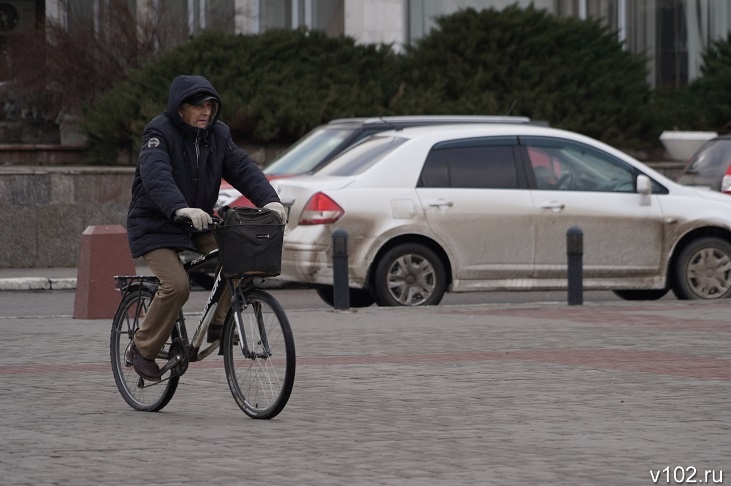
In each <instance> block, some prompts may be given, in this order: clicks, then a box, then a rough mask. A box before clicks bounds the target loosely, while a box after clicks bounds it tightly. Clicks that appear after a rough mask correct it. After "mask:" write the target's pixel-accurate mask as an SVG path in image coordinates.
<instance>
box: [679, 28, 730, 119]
mask: <svg viewBox="0 0 731 486" xmlns="http://www.w3.org/2000/svg"><path fill="white" fill-rule="evenodd" d="M730 87H731V34H729V35H728V36H727V37H726V38H725V39H719V40H717V41H715V42H713V43H712V44H711V45H710V46H709V47H708V49H706V51H705V52H704V53H703V64H702V66H701V76H700V77H699V78H698V79H696V80H695V81H693V82H692V83H690V84H689V85H688V87H687V90H686V91H687V95H686V97H685V99H683V100H682V101H681V103H679V104H680V106H682V107H683V110H682V112H681V113H682V114H683V115H685V116H684V117H678V118H676V120H675V121H676V123H677V124H680V125H685V126H686V127H688V128H690V129H696V130H698V129H703V130H713V131H717V132H720V133H727V132H729V131H731V88H730Z"/></svg>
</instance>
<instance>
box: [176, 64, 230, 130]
mask: <svg viewBox="0 0 731 486" xmlns="http://www.w3.org/2000/svg"><path fill="white" fill-rule="evenodd" d="M198 94H207V95H211V96H213V97H214V98H216V102H217V103H218V106H217V107H216V110H215V112H214V113H213V116H211V121H210V123H209V125H213V124H214V123H215V122H216V120H218V116H219V114H220V113H221V97H220V96H219V95H218V92H217V91H216V89H215V88H214V87H213V85H212V84H211V82H210V81H208V80H207V79H206V78H204V77H203V76H199V75H193V76H190V75H181V76H178V77H176V78H175V79H173V82H172V83H171V84H170V94H169V96H168V108H167V110H166V113H167V115H168V117H170V119H171V120H180V115H179V114H178V110H179V109H180V106H181V105H182V104H183V102H184V101H185V100H187V99H188V98H190V97H191V96H194V95H198Z"/></svg>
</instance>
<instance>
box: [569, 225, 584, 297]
mask: <svg viewBox="0 0 731 486" xmlns="http://www.w3.org/2000/svg"><path fill="white" fill-rule="evenodd" d="M566 256H567V257H568V279H569V295H568V298H569V305H582V304H583V303H584V275H583V273H584V265H583V258H584V232H583V231H581V228H579V227H578V226H572V227H571V228H569V229H568V231H566Z"/></svg>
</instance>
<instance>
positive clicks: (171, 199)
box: [138, 126, 188, 219]
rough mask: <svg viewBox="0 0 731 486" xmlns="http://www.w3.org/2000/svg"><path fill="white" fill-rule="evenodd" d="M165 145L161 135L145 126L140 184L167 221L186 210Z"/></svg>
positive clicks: (166, 142) (141, 150)
mask: <svg viewBox="0 0 731 486" xmlns="http://www.w3.org/2000/svg"><path fill="white" fill-rule="evenodd" d="M168 148H169V147H168V141H167V140H166V138H165V136H164V134H163V133H162V132H161V131H160V130H157V129H155V128H154V127H150V126H148V127H147V128H146V129H145V131H144V133H143V136H142V147H141V149H140V156H139V161H138V163H139V168H140V177H141V179H142V184H143V186H144V187H145V191H147V194H149V196H150V199H152V201H153V202H154V203H155V204H156V205H157V207H158V208H159V209H160V210H161V211H162V212H163V213H164V214H165V215H166V216H167V217H168V218H169V219H173V217H174V216H175V211H176V210H177V209H180V208H184V207H187V206H188V203H187V202H186V201H185V197H183V194H182V193H181V192H180V189H179V188H178V185H177V184H176V183H175V178H174V177H173V169H172V164H171V162H170V155H169V153H168Z"/></svg>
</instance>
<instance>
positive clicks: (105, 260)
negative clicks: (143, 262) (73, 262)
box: [74, 225, 137, 319]
mask: <svg viewBox="0 0 731 486" xmlns="http://www.w3.org/2000/svg"><path fill="white" fill-rule="evenodd" d="M136 272H137V270H136V269H135V263H134V260H133V259H132V254H131V253H130V251H129V244H128V243H127V230H126V229H124V228H123V227H122V226H120V225H109V226H89V227H87V228H86V229H85V230H84V232H83V233H82V234H81V245H80V248H79V260H78V263H77V275H76V295H75V298H74V319H111V318H113V317H114V313H115V312H116V310H117V306H118V305H119V301H120V299H121V294H120V293H119V292H118V291H117V290H116V281H115V280H114V276H115V275H135V273H136Z"/></svg>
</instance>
